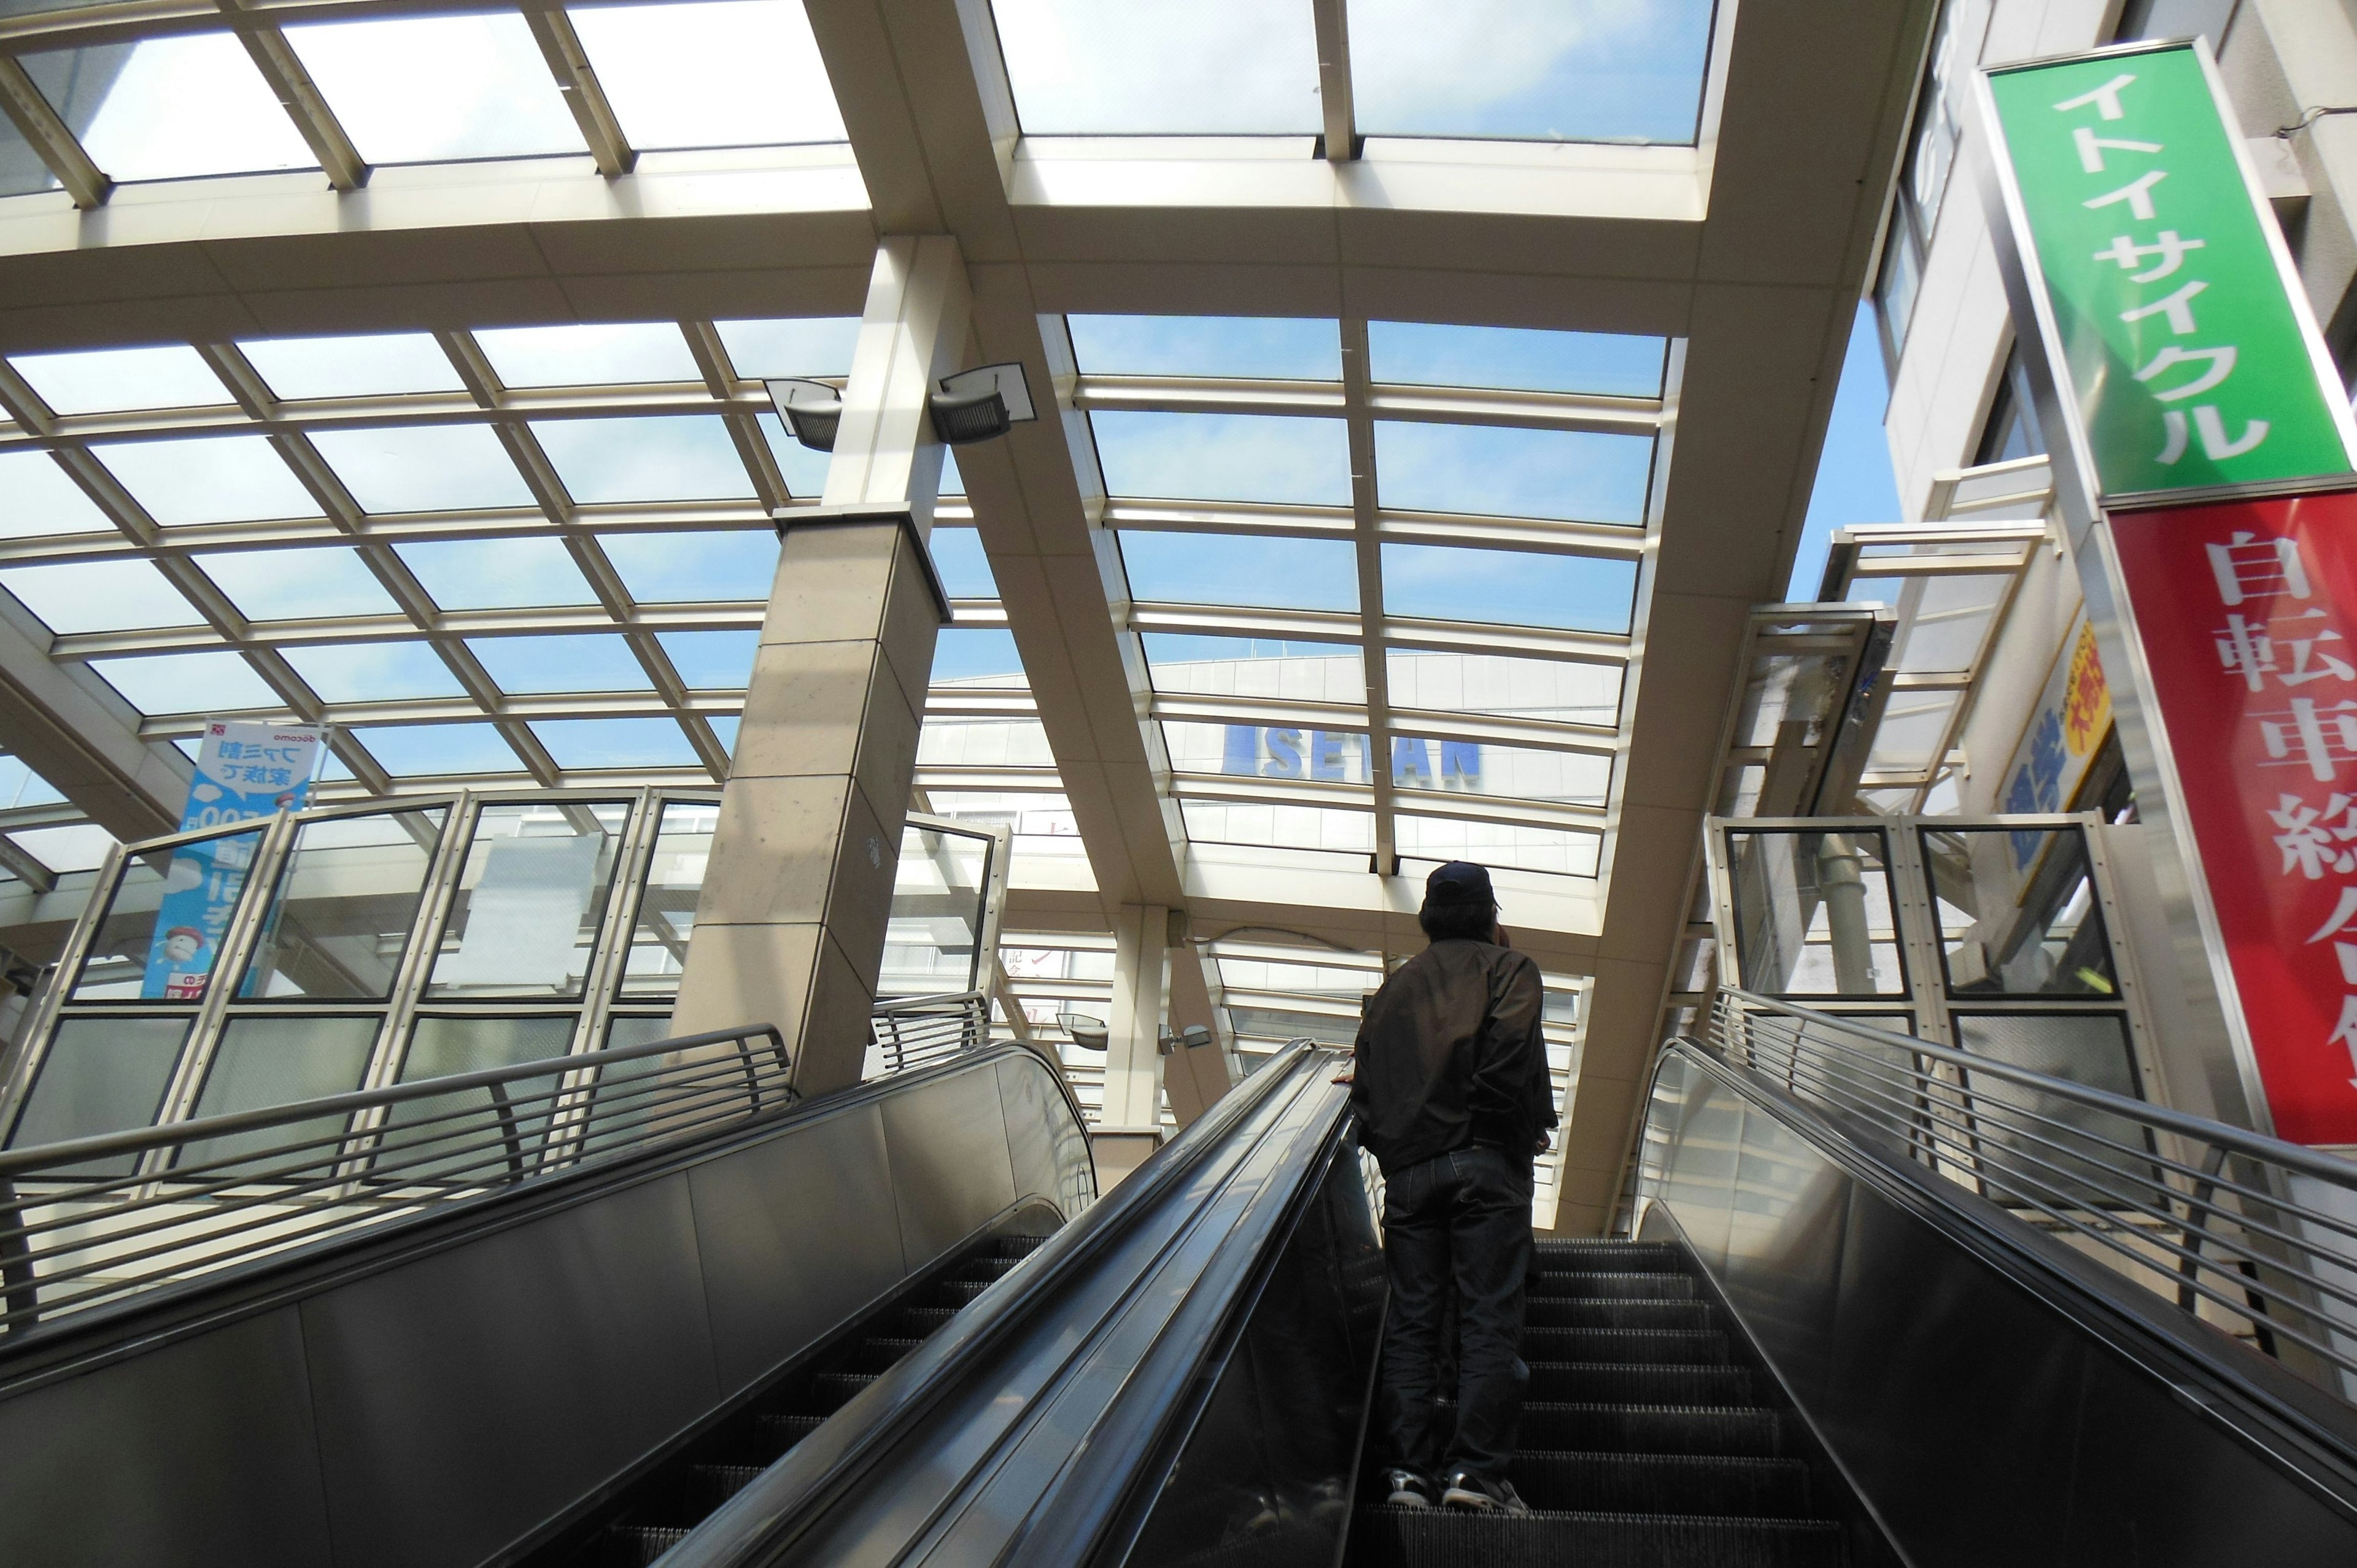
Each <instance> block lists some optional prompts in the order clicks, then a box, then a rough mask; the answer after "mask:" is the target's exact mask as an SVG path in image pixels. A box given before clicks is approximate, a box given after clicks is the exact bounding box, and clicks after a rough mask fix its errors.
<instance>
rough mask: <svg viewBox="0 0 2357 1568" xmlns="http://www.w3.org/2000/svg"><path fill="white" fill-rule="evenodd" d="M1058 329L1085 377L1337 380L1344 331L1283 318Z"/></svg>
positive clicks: (1101, 319)
mask: <svg viewBox="0 0 2357 1568" xmlns="http://www.w3.org/2000/svg"><path fill="white" fill-rule="evenodd" d="M1064 321H1065V324H1066V326H1068V327H1069V328H1071V334H1072V358H1073V359H1074V360H1075V361H1076V362H1077V363H1078V364H1079V366H1080V369H1081V373H1082V374H1083V375H1092V376H1244V377H1251V378H1254V379H1255V380H1269V381H1340V380H1341V379H1342V331H1341V328H1340V325H1339V324H1337V323H1335V322H1332V321H1318V320H1302V319H1298V318H1295V317H1282V316H1262V317H1255V316H1068V317H1065V318H1064Z"/></svg>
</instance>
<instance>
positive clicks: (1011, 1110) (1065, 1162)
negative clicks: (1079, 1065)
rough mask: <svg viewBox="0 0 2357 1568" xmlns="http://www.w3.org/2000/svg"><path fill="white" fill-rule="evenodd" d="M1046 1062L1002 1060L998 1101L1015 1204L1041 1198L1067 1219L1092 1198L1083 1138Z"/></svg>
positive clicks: (1092, 1174) (1093, 1183) (1092, 1176)
mask: <svg viewBox="0 0 2357 1568" xmlns="http://www.w3.org/2000/svg"><path fill="white" fill-rule="evenodd" d="M1051 1070H1052V1069H1049V1066H1048V1064H1047V1063H1046V1062H1043V1061H1039V1060H1038V1059H1036V1058H1029V1057H1008V1058H1006V1059H1005V1060H1003V1061H1001V1062H1000V1063H999V1064H998V1098H999V1103H1000V1105H1001V1106H1002V1107H1003V1108H1004V1111H1005V1113H1006V1157H1007V1163H1008V1165H1010V1166H1011V1167H1012V1169H1013V1173H1014V1177H1015V1197H1016V1200H1017V1202H1021V1201H1022V1200H1023V1199H1025V1198H1028V1197H1039V1198H1044V1199H1045V1200H1047V1201H1048V1202H1049V1203H1051V1204H1053V1205H1055V1207H1056V1208H1057V1209H1058V1210H1059V1211H1060V1212H1061V1213H1062V1214H1063V1216H1064V1218H1065V1219H1078V1218H1079V1217H1080V1212H1081V1210H1082V1209H1083V1208H1087V1207H1088V1206H1089V1204H1090V1203H1092V1202H1093V1201H1094V1200H1095V1198H1096V1195H1097V1177H1096V1166H1095V1165H1094V1164H1093V1163H1092V1161H1091V1160H1090V1158H1089V1138H1088V1133H1087V1132H1086V1131H1084V1130H1083V1129H1082V1126H1081V1125H1080V1123H1079V1122H1075V1121H1073V1119H1072V1112H1071V1107H1070V1106H1069V1105H1067V1104H1066V1103H1065V1101H1064V1096H1063V1092H1062V1090H1060V1089H1059V1088H1058V1087H1057V1085H1056V1083H1055V1081H1054V1080H1053V1079H1051V1078H1049V1072H1050V1071H1051Z"/></svg>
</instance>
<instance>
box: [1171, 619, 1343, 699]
mask: <svg viewBox="0 0 2357 1568" xmlns="http://www.w3.org/2000/svg"><path fill="white" fill-rule="evenodd" d="M1139 641H1141V642H1142V643H1144V644H1145V648H1146V671H1147V673H1148V675H1149V676H1150V677H1151V678H1152V680H1153V682H1154V689H1155V690H1156V691H1157V692H1170V693H1182V692H1183V693H1189V694H1191V695H1196V696H1206V697H1290V698H1294V699H1296V700H1298V701H1303V702H1313V703H1363V702H1365V701H1366V700H1367V677H1366V669H1365V666H1364V664H1363V663H1362V662H1361V655H1360V651H1359V650H1358V649H1356V648H1353V647H1351V645H1350V644H1349V643H1347V642H1296V641H1292V640H1290V639H1284V638H1258V637H1195V636H1191V635H1188V634H1185V633H1179V632H1164V631H1149V632H1146V634H1145V635H1144V636H1143V637H1141V638H1140V639H1139Z"/></svg>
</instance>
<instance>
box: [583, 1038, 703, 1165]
mask: <svg viewBox="0 0 2357 1568" xmlns="http://www.w3.org/2000/svg"><path fill="white" fill-rule="evenodd" d="M670 1033H671V1020H670V1018H669V1017H668V1016H666V1015H647V1016H636V1015H622V1016H619V1017H616V1018H612V1019H609V1020H608V1021H607V1024H606V1048H607V1049H608V1050H626V1049H628V1048H629V1047H632V1046H651V1045H653V1044H654V1043H655V1042H656V1041H657V1040H660V1039H662V1038H664V1037H665V1036H668V1035H669V1034H670ZM724 1048H725V1047H724ZM673 1059H675V1058H673V1057H672V1056H671V1054H670V1053H669V1052H665V1051H657V1052H654V1053H652V1054H651V1055H648V1056H643V1057H638V1058H633V1059H631V1060H630V1061H623V1062H614V1063H610V1064H608V1066H605V1067H602V1068H600V1069H597V1099H596V1100H595V1101H592V1103H591V1107H590V1112H589V1132H588V1133H587V1136H586V1137H584V1138H583V1139H582V1144H581V1147H582V1152H583V1153H584V1154H587V1155H595V1154H599V1153H602V1152H603V1151H605V1150H608V1149H611V1148H613V1147H615V1146H617V1145H618V1144H628V1143H630V1142H631V1141H633V1140H634V1139H636V1138H638V1137H639V1136H640V1134H641V1133H645V1132H646V1131H647V1130H648V1129H649V1127H650V1126H651V1125H652V1123H653V1122H654V1121H655V1117H656V1113H655V1112H653V1110H652V1107H651V1104H650V1098H651V1097H650V1096H649V1095H648V1092H647V1091H648V1090H651V1089H652V1088H653V1086H651V1085H642V1084H640V1083H639V1082H638V1080H639V1079H646V1078H651V1077H652V1076H654V1075H655V1074H657V1073H659V1072H661V1071H662V1069H663V1064H664V1063H665V1062H667V1061H671V1060H673ZM730 1087H732V1088H733V1087H734V1082H733V1080H732V1081H731V1083H730Z"/></svg>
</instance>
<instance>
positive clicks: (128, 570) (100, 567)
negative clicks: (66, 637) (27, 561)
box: [0, 561, 204, 634]
mask: <svg viewBox="0 0 2357 1568" xmlns="http://www.w3.org/2000/svg"><path fill="white" fill-rule="evenodd" d="M0 588H5V589H7V590H8V591H9V592H10V593H12V594H14V595H16V597H17V598H18V600H20V601H21V602H22V603H23V604H24V607H26V608H27V609H28V610H30V611H32V612H33V613H34V614H35V615H37V616H38V617H39V618H41V624H42V625H44V626H46V627H48V628H49V629H50V630H51V631H56V632H64V633H68V634H71V633H74V632H80V631H137V630H144V629H145V628H149V627H166V626H199V625H202V624H203V622H204V618H203V617H202V616H200V615H199V614H198V613H197V612H196V607H194V606H192V605H190V604H189V603H188V600H186V599H184V598H182V597H181V596H180V590H179V589H178V588H176V587H174V586H172V584H171V581H170V579H168V578H167V577H166V576H165V575H164V574H163V573H161V572H159V571H157V570H156V567H155V566H154V564H152V563H149V562H146V561H62V562H59V563H58V564H56V565H53V566H12V567H9V568H7V569H6V570H5V571H0Z"/></svg>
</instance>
